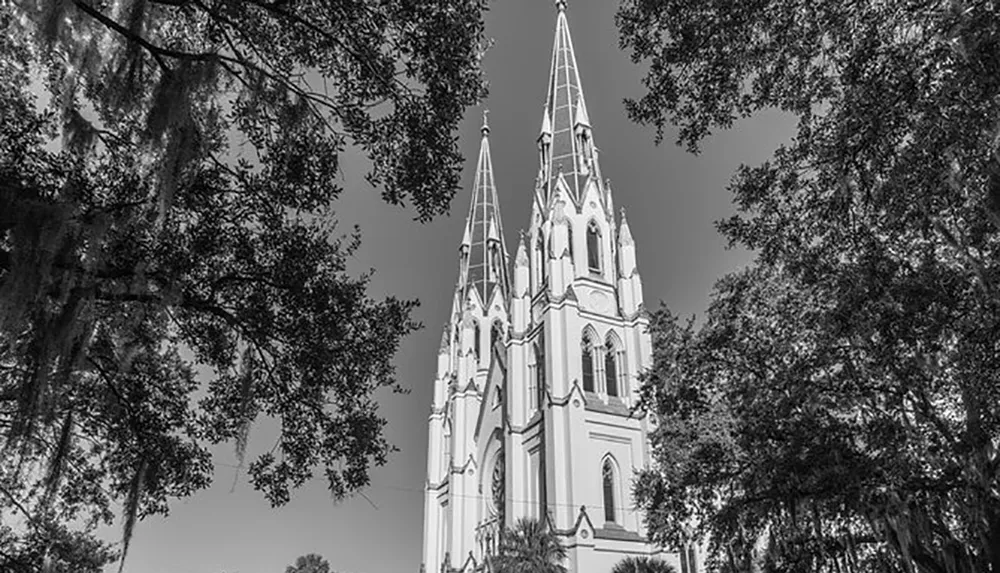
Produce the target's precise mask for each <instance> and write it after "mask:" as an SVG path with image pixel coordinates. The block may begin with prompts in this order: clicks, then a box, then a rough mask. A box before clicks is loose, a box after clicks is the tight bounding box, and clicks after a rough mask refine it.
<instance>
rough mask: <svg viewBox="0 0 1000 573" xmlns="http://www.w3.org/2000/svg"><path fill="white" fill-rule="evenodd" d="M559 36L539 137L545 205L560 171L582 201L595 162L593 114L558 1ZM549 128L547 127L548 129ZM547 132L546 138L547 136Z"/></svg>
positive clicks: (575, 198) (563, 7) (572, 193)
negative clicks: (591, 120) (591, 121)
mask: <svg viewBox="0 0 1000 573" xmlns="http://www.w3.org/2000/svg"><path fill="white" fill-rule="evenodd" d="M556 9H557V12H558V14H557V16H556V35H555V40H554V41H553V44H552V63H551V66H550V68H549V83H548V88H547V90H548V92H547V96H546V99H545V110H544V111H543V113H542V134H541V135H540V136H539V145H540V146H541V147H542V149H541V152H542V153H541V168H540V171H541V173H542V179H543V189H542V193H543V196H542V197H540V199H541V201H542V202H543V204H545V205H547V204H548V201H549V198H550V197H551V195H552V187H553V185H554V184H555V181H556V179H558V177H559V173H560V172H561V173H562V174H563V176H564V177H565V179H566V183H567V186H568V187H569V192H570V196H571V197H572V199H573V201H575V202H576V203H578V204H579V202H580V201H581V200H582V197H581V195H582V194H583V188H584V185H585V184H586V182H587V178H588V176H589V174H590V172H591V171H592V170H593V169H594V167H593V166H592V164H593V162H594V161H595V154H594V144H593V141H592V134H591V126H590V117H589V115H588V114H587V104H586V102H585V101H584V97H583V86H582V84H581V82H580V72H579V68H578V67H577V64H576V53H575V52H574V51H573V39H572V37H571V36H570V33H569V21H568V20H567V18H566V2H565V1H564V0H558V1H557V2H556ZM546 127H547V128H548V129H546ZM546 134H548V137H547V138H546V137H545V135H546Z"/></svg>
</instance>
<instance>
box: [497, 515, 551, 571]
mask: <svg viewBox="0 0 1000 573" xmlns="http://www.w3.org/2000/svg"><path fill="white" fill-rule="evenodd" d="M566 555H567V553H566V548H565V547H563V545H562V543H561V542H560V541H559V537H558V536H556V534H555V532H553V531H552V529H551V528H549V527H548V526H547V525H546V524H545V523H543V522H541V521H539V520H537V519H530V518H526V517H522V518H521V519H518V520H517V522H516V523H515V524H514V526H513V527H511V528H508V529H505V530H504V532H503V534H502V535H501V536H500V548H499V551H498V552H497V555H496V556H495V557H493V558H492V559H493V561H492V563H491V565H492V570H493V571H494V572H495V573H566V566H565V565H563V562H564V561H565V560H566Z"/></svg>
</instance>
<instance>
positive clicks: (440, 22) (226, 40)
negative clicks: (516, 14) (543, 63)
mask: <svg viewBox="0 0 1000 573" xmlns="http://www.w3.org/2000/svg"><path fill="white" fill-rule="evenodd" d="M483 9H484V8H483V4H482V3H481V2H478V1H475V0H473V1H466V0H445V1H443V2H432V3H427V2H393V3H367V2H365V3H361V2H354V1H350V0H296V1H292V2H286V1H281V0H279V1H277V2H270V1H257V0H254V1H251V2H241V3H231V2H224V1H221V0H123V1H121V2H110V1H104V0H96V1H93V0H66V1H61V0H60V1H56V0H49V1H43V0H37V1H35V0H28V1H25V2H20V3H17V4H16V5H15V6H13V7H11V8H9V9H5V10H3V11H2V12H0V29H2V30H3V34H0V437H2V439H0V448H2V450H0V451H2V454H0V515H2V516H3V517H2V519H0V521H2V522H3V523H4V524H5V526H7V528H6V529H4V531H3V532H2V534H0V559H2V561H0V568H2V569H4V570H8V569H10V570H17V569H18V568H26V569H30V570H37V569H38V567H40V564H41V563H42V562H43V561H46V560H48V562H50V563H51V562H53V560H54V561H55V562H59V560H60V559H63V558H65V559H67V560H69V561H67V563H70V562H71V561H72V559H71V558H74V557H73V556H74V555H76V553H74V551H72V550H70V548H69V546H68V545H66V544H60V543H61V541H60V540H61V539H63V538H64V537H65V536H64V535H63V534H62V533H60V532H61V531H62V530H63V528H64V527H65V524H70V523H72V524H83V526H84V538H82V539H84V541H87V542H88V543H89V542H90V541H92V538H91V537H88V535H89V533H88V532H89V531H91V530H92V528H93V527H95V526H96V525H97V524H98V523H108V522H110V521H111V520H112V517H113V515H114V513H113V510H115V509H116V508H117V507H119V506H121V507H123V512H122V513H123V514H124V519H123V521H124V535H123V541H124V544H123V545H122V547H121V552H120V553H121V557H122V559H124V554H125V553H127V549H128V541H129V539H130V536H131V531H132V529H133V526H134V524H135V522H136V520H137V519H139V518H142V517H144V516H147V515H151V514H166V513H167V512H168V509H169V502H170V500H172V499H173V498H176V497H181V496H186V495H189V494H191V493H192V492H194V491H197V490H199V489H201V488H204V487H206V486H207V485H208V484H209V483H210V480H211V474H212V466H211V457H210V455H209V450H208V448H209V447H210V446H211V445H213V444H220V443H226V442H229V443H235V444H236V450H237V455H238V456H239V458H240V460H241V463H242V459H243V453H244V452H245V448H246V440H247V435H248V431H249V427H250V424H251V423H252V422H253V420H255V419H257V418H258V417H260V416H267V417H270V418H274V419H276V420H277V421H278V422H279V424H280V428H281V435H280V438H279V440H278V442H277V443H276V444H275V445H274V447H273V448H272V449H271V450H270V452H269V453H265V454H263V455H261V456H259V457H257V458H256V459H254V460H252V462H251V463H250V464H249V467H248V474H249V479H250V482H251V483H252V484H253V486H254V487H255V488H257V489H259V490H261V491H262V492H263V493H264V495H266V496H267V498H268V499H269V500H270V501H271V502H272V504H275V505H279V504H282V503H284V502H286V501H287V500H288V498H289V495H290V491H291V490H292V489H293V488H295V487H297V486H299V485H301V484H302V483H304V482H305V481H306V480H308V479H309V478H310V477H311V476H312V475H313V473H314V472H315V471H317V470H318V471H321V472H322V473H323V475H324V476H325V478H326V479H327V481H328V483H329V488H330V490H331V492H332V494H333V495H334V496H335V497H338V498H339V497H342V496H344V495H346V494H347V493H349V492H352V491H354V490H356V489H357V488H360V487H363V486H364V485H365V484H367V482H368V469H369V467H370V466H371V465H372V464H381V463H384V462H385V459H386V455H387V454H388V453H389V451H390V449H391V448H390V446H389V444H387V443H386V441H385V439H384V437H383V435H382V428H383V426H384V424H385V421H384V420H383V419H382V418H381V417H380V416H379V414H378V410H377V407H376V403H375V401H374V399H373V395H374V393H375V392H376V391H377V390H378V389H380V388H390V389H394V390H401V389H402V388H401V387H400V386H399V384H398V383H397V382H396V380H395V379H394V372H393V366H392V362H391V358H392V356H393V354H394V353H395V350H396V348H397V347H398V344H399V342H400V339H401V337H403V336H405V335H406V334H407V333H409V332H411V331H412V330H413V329H414V328H415V327H416V325H415V324H414V323H413V321H412V320H411V319H410V313H411V310H412V308H413V306H414V304H415V303H414V302H413V301H401V300H397V299H395V298H393V297H388V298H386V299H383V300H374V299H372V298H371V297H370V296H369V295H368V293H367V285H368V280H369V275H368V274H362V275H360V276H353V275H352V274H350V273H348V272H347V269H346V266H347V261H348V259H349V258H350V257H351V256H352V253H353V252H354V251H355V249H356V248H357V246H358V241H359V231H358V230H357V229H355V230H354V231H350V230H349V229H348V230H346V231H343V230H338V229H339V227H337V221H336V212H335V200H336V198H337V197H338V196H339V194H340V193H341V192H342V189H341V188H340V187H339V186H338V185H337V180H338V179H337V177H338V176H339V175H340V173H339V165H340V159H341V154H342V153H343V152H344V151H345V150H346V149H347V148H348V147H349V146H353V147H355V148H358V149H360V150H362V151H363V152H364V153H365V155H366V157H367V159H368V160H369V161H370V164H371V172H370V173H369V176H368V178H369V181H370V182H371V183H372V184H375V185H379V186H381V188H382V193H383V197H384V198H385V199H386V200H387V201H389V202H390V203H394V204H402V203H404V202H409V203H412V204H413V206H414V208H415V215H416V217H417V218H419V219H421V220H426V219H428V218H430V217H431V216H433V215H434V214H436V213H441V212H444V211H445V210H447V206H448V203H449V201H450V198H451V196H452V195H453V193H454V191H455V189H456V187H457V182H458V176H459V173H458V171H459V168H460V160H461V158H460V156H459V153H458V148H457V141H456V139H455V138H454V136H453V131H454V128H455V127H456V125H457V123H458V121H459V120H460V119H461V116H462V113H463V111H464V109H465V108H466V107H467V106H469V105H472V104H474V103H476V102H477V101H479V99H480V98H481V97H482V96H483V94H484V84H483V80H482V76H481V73H480V70H479V58H480V55H481V51H482V47H483V36H482V33H483V22H482V10H483ZM443 38H447V41H442V39H443ZM320 86H322V87H320ZM39 91H42V92H45V94H47V95H44V94H43V95H42V97H39V96H38V92H39ZM196 367H198V368H199V371H200V372H201V373H202V376H200V377H196V376H195V368H196ZM84 545H86V543H83V544H82V545H81V544H76V545H74V547H76V548H77V549H81V548H83V546H84ZM98 545H99V544H98ZM64 546H65V547H64ZM100 547H101V549H100V550H99V551H97V552H96V553H95V555H98V556H103V557H108V558H110V557H109V555H108V554H107V551H106V550H107V548H106V547H104V546H100ZM61 548H62V549H61ZM64 549H65V550H64ZM60 551H61V553H60ZM103 557H102V558H103ZM72 562H74V563H75V562H76V561H72ZM68 567H70V568H71V569H72V568H73V567H72V566H69V565H68Z"/></svg>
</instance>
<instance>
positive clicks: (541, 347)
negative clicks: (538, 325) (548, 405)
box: [535, 331, 546, 407]
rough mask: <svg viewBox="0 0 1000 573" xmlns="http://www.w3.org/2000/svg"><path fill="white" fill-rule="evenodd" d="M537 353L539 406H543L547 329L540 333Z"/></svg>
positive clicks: (536, 348) (536, 343)
mask: <svg viewBox="0 0 1000 573" xmlns="http://www.w3.org/2000/svg"><path fill="white" fill-rule="evenodd" d="M535 354H536V355H537V357H538V363H537V365H536V371H537V372H538V401H537V404H538V406H539V407H541V406H542V397H543V396H545V388H546V386H545V384H546V381H545V331H542V332H539V333H538V341H537V342H535Z"/></svg>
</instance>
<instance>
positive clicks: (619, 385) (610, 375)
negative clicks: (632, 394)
mask: <svg viewBox="0 0 1000 573" xmlns="http://www.w3.org/2000/svg"><path fill="white" fill-rule="evenodd" d="M604 348H605V350H604V383H605V388H606V391H607V393H608V396H616V397H617V396H626V395H627V394H628V385H627V384H626V372H627V370H626V368H625V351H624V350H623V347H622V344H621V342H620V341H619V340H618V337H617V336H615V333H614V332H610V333H608V338H607V341H606V342H605V345H604Z"/></svg>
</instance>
